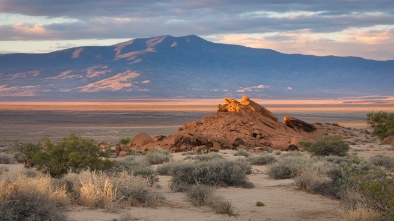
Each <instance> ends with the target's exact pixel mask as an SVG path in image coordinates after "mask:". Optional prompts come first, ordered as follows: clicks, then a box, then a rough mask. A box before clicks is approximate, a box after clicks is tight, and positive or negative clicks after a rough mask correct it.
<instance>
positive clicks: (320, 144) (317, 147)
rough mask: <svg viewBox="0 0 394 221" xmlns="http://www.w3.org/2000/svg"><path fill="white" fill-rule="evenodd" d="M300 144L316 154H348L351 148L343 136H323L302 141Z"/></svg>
mask: <svg viewBox="0 0 394 221" xmlns="http://www.w3.org/2000/svg"><path fill="white" fill-rule="evenodd" d="M300 145H301V146H302V147H303V148H304V149H305V150H307V151H308V152H311V153H312V154H313V155H316V156H328V155H336V156H346V155H347V152H348V151H349V149H350V147H349V144H347V143H346V142H345V141H344V140H343V138H342V137H341V136H321V137H318V138H315V139H314V140H313V141H309V142H308V141H305V142H301V143H300Z"/></svg>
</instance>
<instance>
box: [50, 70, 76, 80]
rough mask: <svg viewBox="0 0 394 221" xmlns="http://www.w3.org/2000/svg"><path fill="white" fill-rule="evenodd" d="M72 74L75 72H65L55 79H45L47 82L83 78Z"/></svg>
mask: <svg viewBox="0 0 394 221" xmlns="http://www.w3.org/2000/svg"><path fill="white" fill-rule="evenodd" d="M72 72H73V70H68V71H63V72H62V73H60V74H59V75H57V76H54V77H47V78H45V80H58V79H62V80H64V79H75V78H82V76H81V75H77V74H71V73H72Z"/></svg>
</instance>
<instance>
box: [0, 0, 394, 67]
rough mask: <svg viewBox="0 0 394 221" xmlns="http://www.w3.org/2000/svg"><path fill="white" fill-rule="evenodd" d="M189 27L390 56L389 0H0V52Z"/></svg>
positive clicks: (107, 41) (234, 39) (290, 46)
mask: <svg viewBox="0 0 394 221" xmlns="http://www.w3.org/2000/svg"><path fill="white" fill-rule="evenodd" d="M189 34H196V35H199V36H201V37H203V38H205V39H207V40H209V41H213V42H218V43H229V44H238V45H245V46H248V47H254V48H269V49H274V50H277V51H280V52H283V53H300V54H312V55H337V56H359V57H364V58H368V59H375V60H394V46H393V45H394V1H393V0H374V1H371V0H329V1H328V0H302V1H301V0H214V1H213V0H198V1H196V0H167V1H158V0H144V1H140V0H54V1H48V0H0V53H14V52H23V53H44V52H50V51H55V50H61V49H64V48H70V47H77V46H85V45H112V44H116V43H119V42H123V41H126V40H130V39H133V38H141V37H154V36H160V35H172V36H184V35H189Z"/></svg>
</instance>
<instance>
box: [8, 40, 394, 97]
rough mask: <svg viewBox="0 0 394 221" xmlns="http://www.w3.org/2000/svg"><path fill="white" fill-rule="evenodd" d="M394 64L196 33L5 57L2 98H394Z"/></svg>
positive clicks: (393, 61)
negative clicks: (298, 51)
mask: <svg viewBox="0 0 394 221" xmlns="http://www.w3.org/2000/svg"><path fill="white" fill-rule="evenodd" d="M393 85H394V60H391V61H375V60H367V59H363V58H359V57H336V56H324V57H319V56H310V55H300V54H283V53H279V52H277V51H273V50H269V49H255V48H248V47H243V46H238V45H228V44H218V43H213V42H209V41H206V40H204V39H202V38H200V37H198V36H195V35H189V36H184V37H172V36H160V37H154V38H141V39H134V40H131V41H127V42H123V43H120V44H116V45H112V46H86V47H77V48H70V49H66V50H61V51H55V52H51V53H46V54H6V55H0V100H18V99H19V100H49V99H59V100H80V99H82V100H89V99H111V100H112V99H132V98H183V97H184V98H211V97H215V98H217V97H240V96H241V95H243V94H247V95H249V96H251V97H253V98H268V99H270V98H282V99H283V98H286V99H293V98H337V97H354V96H375V95H378V96H392V95H394V86H393Z"/></svg>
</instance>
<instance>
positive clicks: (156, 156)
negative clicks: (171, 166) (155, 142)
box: [145, 149, 172, 164]
mask: <svg viewBox="0 0 394 221" xmlns="http://www.w3.org/2000/svg"><path fill="white" fill-rule="evenodd" d="M145 158H146V160H147V161H148V162H149V163H150V164H162V163H164V162H168V161H170V159H171V158H172V155H171V153H170V151H168V150H163V149H157V150H155V151H153V152H150V153H148V154H146V155H145Z"/></svg>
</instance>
